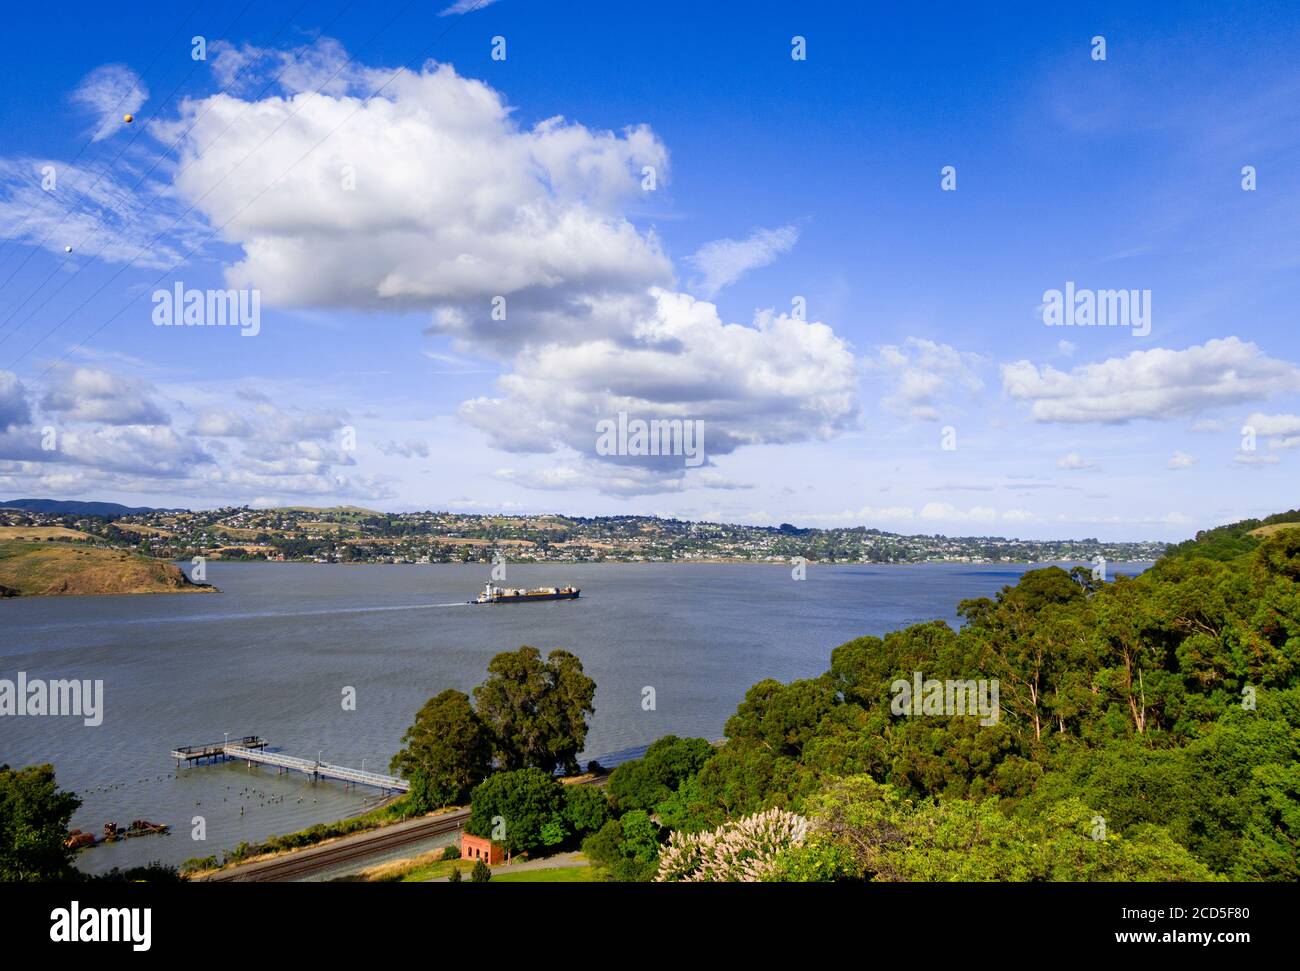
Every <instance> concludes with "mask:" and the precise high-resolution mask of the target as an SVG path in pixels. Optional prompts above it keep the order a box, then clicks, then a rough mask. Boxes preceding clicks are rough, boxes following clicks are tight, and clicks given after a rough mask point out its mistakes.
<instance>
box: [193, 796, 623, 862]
mask: <svg viewBox="0 0 1300 971" xmlns="http://www.w3.org/2000/svg"><path fill="white" fill-rule="evenodd" d="M608 781H609V776H607V775H605V776H597V777H596V778H594V779H587V780H584V781H583V782H576V783H573V784H574V785H580V786H581V785H595V786H604V785H605V784H606V783H607V782H608ZM468 819H469V810H468V809H457V810H456V811H455V812H450V813H445V814H443V815H441V816H435V817H433V818H432V819H422V820H419V821H418V822H415V823H395V824H393V825H392V826H384V827H381V828H380V829H377V830H372V831H370V832H367V833H360V834H357V835H355V836H345V837H344V838H343V839H341V840H338V841H337V842H334V843H330V844H328V845H326V846H315V847H310V848H308V849H304V850H296V851H294V852H292V853H288V854H286V855H284V856H281V857H276V858H275V859H273V860H266V861H264V862H262V863H245V864H243V865H240V866H235V867H232V868H231V869H229V870H222V871H220V872H219V873H214V874H213V875H212V876H210V877H206V878H205V879H204V881H203V882H205V883H273V882H277V881H281V880H298V879H301V878H302V877H306V876H310V875H312V874H313V873H319V872H320V871H321V870H328V869H332V868H333V867H336V866H339V865H340V864H344V863H353V862H355V861H357V860H364V859H366V858H367V857H370V856H375V855H377V854H380V853H385V852H387V851H389V850H395V849H400V848H401V847H403V846H410V845H411V844H412V843H421V842H423V841H424V840H428V839H433V838H434V837H436V836H445V835H447V834H448V833H454V832H457V831H458V830H459V829H460V828H461V827H462V826H464V825H465V821H466V820H468Z"/></svg>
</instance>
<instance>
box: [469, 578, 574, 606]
mask: <svg viewBox="0 0 1300 971" xmlns="http://www.w3.org/2000/svg"><path fill="white" fill-rule="evenodd" d="M580 593H582V591H581V590H579V589H578V588H577V587H534V588H532V589H531V590H525V589H523V588H519V589H514V588H511V587H497V586H493V585H492V584H491V583H489V584H487V586H485V587H484V588H483V592H482V593H480V594H479V595H478V596H477V597H475V598H474V599H473V600H471V601H470V603H472V604H514V603H527V602H531V601H533V600H577V599H578V594H580Z"/></svg>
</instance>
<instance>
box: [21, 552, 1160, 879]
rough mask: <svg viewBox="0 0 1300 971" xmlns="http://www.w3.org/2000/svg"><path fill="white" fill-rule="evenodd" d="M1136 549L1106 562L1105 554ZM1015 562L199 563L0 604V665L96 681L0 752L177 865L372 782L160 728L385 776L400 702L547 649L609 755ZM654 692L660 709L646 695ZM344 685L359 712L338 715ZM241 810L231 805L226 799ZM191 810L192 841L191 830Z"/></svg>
mask: <svg viewBox="0 0 1300 971" xmlns="http://www.w3.org/2000/svg"><path fill="white" fill-rule="evenodd" d="M1141 568H1142V567H1141V566H1139V565H1127V566H1126V565H1124V564H1112V566H1111V570H1112V571H1113V572H1127V573H1135V572H1138V571H1139V570H1140V569H1141ZM1026 569H1028V567H1025V566H1020V565H1015V566H1010V565H1004V566H971V565H964V564H951V565H949V564H927V565H915V566H865V565H864V566H810V567H809V568H808V579H807V580H805V581H803V582H795V581H793V580H792V579H791V578H790V570H789V568H788V567H780V566H766V565H721V564H720V565H706V564H691V565H686V564H680V565H669V564H583V565H536V566H511V567H510V568H509V571H510V572H509V582H510V583H511V584H520V585H530V586H531V585H542V584H554V583H561V584H563V583H570V582H572V583H575V584H577V585H579V586H581V587H582V591H583V592H582V598H581V599H580V600H577V601H558V602H552V603H538V604H517V605H502V606H490V607H476V606H468V605H465V604H463V603H462V601H465V600H468V599H469V598H470V597H472V596H474V595H475V594H476V593H477V592H478V590H479V589H480V588H481V587H482V584H483V582H484V580H485V579H486V576H485V574H486V571H485V570H484V569H483V568H482V567H481V566H459V565H431V566H346V565H309V564H288V563H275V564H270V563H222V562H210V563H209V564H208V580H209V581H210V582H212V583H214V584H216V585H217V586H218V587H219V588H220V590H221V593H219V594H211V595H204V594H194V595H158V596H137V597H61V598H30V599H15V600H6V601H0V678H7V679H10V680H14V679H16V677H17V673H18V672H19V671H26V672H27V675H28V677H29V679H32V678H43V679H55V678H78V679H103V681H104V694H105V699H104V709H105V715H104V722H103V724H102V725H101V726H99V727H86V726H84V725H83V724H82V722H81V719H76V718H51V717H45V718H34V717H5V718H0V762H7V763H9V764H10V765H13V766H24V765H30V764H33V763H40V762H51V763H53V764H54V766H55V768H56V770H57V774H58V780H59V783H60V785H61V786H63V787H64V788H70V789H72V790H74V791H76V792H77V793H79V794H80V795H81V796H82V798H83V800H84V805H83V806H82V809H81V810H80V812H79V813H78V814H77V816H76V818H75V819H74V820H73V824H74V825H75V826H79V827H80V828H82V829H86V830H93V831H94V832H96V833H98V832H99V831H100V828H101V827H102V825H103V823H104V822H106V821H109V820H112V821H114V822H118V823H120V824H122V825H126V824H128V823H130V821H131V820H133V819H137V818H142V817H143V818H148V819H151V820H153V821H154V822H163V823H170V824H171V825H172V826H173V833H172V834H171V835H168V836H162V837H158V836H147V837H140V838H137V839H131V840H126V841H123V842H120V843H118V844H116V845H110V846H101V847H97V848H94V849H91V850H87V851H83V852H82V853H81V855H80V857H79V865H80V866H81V867H82V868H83V869H86V870H89V871H95V872H98V871H102V870H105V869H108V868H109V867H112V866H128V865H133V864H136V863H142V862H147V861H149V860H154V859H158V860H163V861H165V862H168V863H179V862H181V861H183V860H185V859H187V858H189V857H193V856H205V855H208V854H211V853H216V854H219V853H220V852H221V851H222V850H223V849H227V848H230V847H232V846H234V845H235V844H236V843H238V842H239V841H240V840H249V841H253V840H258V839H262V838H264V837H266V836H269V835H272V834H275V833H284V832H290V831H293V830H297V829H300V828H302V827H304V826H307V825H310V824H312V823H316V822H322V821H328V820H332V819H338V818H341V817H343V816H347V815H350V814H353V813H357V812H361V811H364V809H365V808H366V807H367V806H368V805H371V804H373V803H374V801H375V800H376V795H375V794H373V793H369V794H367V792H366V791H365V790H355V789H354V790H351V791H345V790H344V789H343V787H342V785H341V784H337V783H328V782H326V783H312V782H311V781H310V780H309V779H308V778H307V777H305V776H302V775H297V774H295V775H286V776H277V775H276V774H275V770H273V769H266V768H260V769H259V768H255V769H248V768H247V767H245V766H243V765H241V764H238V763H233V762H232V763H225V764H222V765H213V766H196V767H191V768H183V769H180V770H177V769H176V768H175V766H174V763H173V762H172V760H171V759H170V758H168V752H169V751H171V749H172V748H174V747H176V746H178V745H185V744H194V743H199V742H210V741H220V740H221V738H222V733H223V732H229V733H230V734H231V735H232V736H234V735H243V734H260V735H264V736H266V737H267V738H269V739H270V741H271V743H272V747H273V748H275V749H278V750H281V751H284V752H287V753H289V754H293V755H299V756H303V757H305V758H315V757H317V755H318V754H320V755H323V758H324V759H325V760H326V761H329V762H335V763H339V764H343V765H351V766H361V764H362V760H363V759H364V760H365V767H366V768H367V769H373V770H379V771H385V772H386V771H387V767H388V760H389V759H390V758H391V756H392V755H393V753H394V752H395V751H396V750H397V748H398V747H399V746H400V738H401V735H402V733H403V732H404V731H405V729H406V728H407V727H408V726H409V725H410V723H411V721H412V719H413V717H414V715H415V712H416V711H417V709H419V707H420V706H421V705H422V704H423V703H424V702H425V701H426V700H428V699H429V698H430V697H432V696H433V695H435V694H437V693H438V692H440V691H442V690H443V689H445V688H449V687H451V688H459V689H460V690H462V691H465V692H469V691H470V690H471V689H472V688H473V687H474V686H475V685H476V684H478V683H479V682H480V681H482V680H483V679H484V677H485V676H486V667H487V663H488V661H489V660H490V659H491V658H492V656H493V655H494V654H496V653H498V652H500V651H504V650H513V649H515V648H518V647H519V646H520V645H522V644H531V645H533V646H534V647H537V648H538V649H540V650H541V651H542V652H543V654H545V653H546V652H548V651H550V650H552V649H555V648H565V649H567V650H569V651H572V652H573V653H575V654H577V655H578V656H579V657H580V658H581V659H582V662H583V665H584V667H585V669H586V671H587V673H588V674H589V675H590V676H591V677H592V678H594V679H595V681H596V684H597V691H596V701H595V707H596V714H595V716H594V718H593V719H592V720H591V730H590V733H589V735H588V738H587V751H586V752H585V753H584V754H583V756H582V758H583V760H584V762H585V761H586V760H587V759H589V758H599V759H600V760H601V761H602V762H605V763H606V764H607V765H609V764H616V763H617V762H618V761H619V760H620V759H621V758H626V757H630V756H632V755H634V754H637V753H639V752H640V751H641V750H642V749H643V748H644V747H645V746H646V745H647V744H649V743H650V742H652V741H654V740H655V739H656V738H658V737H660V736H662V735H666V734H669V733H672V734H677V735H699V736H704V737H706V738H718V737H720V736H721V733H722V725H723V723H724V722H725V721H726V719H727V718H728V716H730V715H731V713H732V712H733V711H734V710H735V707H736V704H737V703H738V702H739V701H740V699H741V697H742V696H743V695H744V692H745V690H746V689H747V688H748V687H749V686H750V685H752V684H753V683H754V682H756V681H758V680H761V679H762V678H765V677H774V678H777V679H780V680H782V681H788V680H790V679H793V678H800V677H808V676H813V675H816V674H819V673H821V672H822V671H824V670H826V668H827V666H828V664H829V661H830V652H831V649H832V648H834V647H835V646H837V645H839V644H841V643H843V642H844V641H847V640H850V639H852V638H854V637H858V636H861V635H863V634H882V633H884V632H885V631H889V630H894V629H897V628H901V627H905V626H907V625H909V624H914V623H918V622H921V621H927V620H932V619H935V618H941V619H945V620H947V621H949V622H950V623H952V624H953V625H954V626H956V624H957V621H958V618H957V615H956V605H957V602H958V601H960V600H962V599H964V598H967V597H977V596H987V595H991V594H993V593H994V592H996V591H997V590H998V589H1000V588H1001V587H1002V586H1004V585H1005V584H1008V583H1014V582H1015V581H1016V579H1017V577H1019V575H1020V574H1021V573H1022V572H1024V570H1026ZM645 686H652V687H654V689H655V693H656V698H657V710H655V711H650V712H647V711H643V710H642V707H641V694H642V688H643V687H645ZM345 687H352V688H355V689H356V698H357V708H356V710H355V711H345V710H343V706H342V703H341V700H342V692H343V689H344V688H345ZM241 809H242V810H243V812H242V814H241ZM195 815H202V816H204V818H205V819H206V824H207V839H206V841H205V842H199V841H196V840H194V839H192V838H191V820H192V818H193V817H194V816H195Z"/></svg>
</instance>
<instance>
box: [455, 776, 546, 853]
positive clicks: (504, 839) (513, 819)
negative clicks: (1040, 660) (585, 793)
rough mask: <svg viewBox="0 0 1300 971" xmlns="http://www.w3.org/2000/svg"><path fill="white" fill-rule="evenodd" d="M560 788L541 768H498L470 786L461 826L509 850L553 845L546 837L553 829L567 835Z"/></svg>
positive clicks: (521, 850)
mask: <svg viewBox="0 0 1300 971" xmlns="http://www.w3.org/2000/svg"><path fill="white" fill-rule="evenodd" d="M563 790H564V786H562V785H561V784H560V783H559V782H558V781H556V779H555V777H554V776H551V775H548V774H547V773H545V772H543V771H542V770H541V769H536V768H528V769H517V770H515V771H513V772H498V773H496V774H495V775H492V776H489V777H488V778H487V779H486V780H485V781H483V782H482V783H480V784H479V785H478V786H476V787H475V788H474V792H473V793H472V794H471V796H470V816H469V821H468V822H467V823H466V824H465V829H467V830H468V831H469V832H471V833H473V834H474V835H475V836H482V837H484V838H487V839H495V840H497V841H498V842H500V843H502V844H503V845H504V846H505V847H506V849H507V850H509V851H510V852H511V853H523V852H527V851H528V850H531V849H534V848H536V847H538V846H543V845H555V843H554V842H551V843H548V842H547V841H548V839H550V840H554V838H555V834H556V833H557V832H562V833H563V834H564V835H567V825H566V822H565V816H564V810H565V800H564V791H563ZM498 824H499V825H498ZM543 830H545V833H544V832H543ZM503 831H504V832H503ZM562 839H563V836H562V837H561V840H560V841H562Z"/></svg>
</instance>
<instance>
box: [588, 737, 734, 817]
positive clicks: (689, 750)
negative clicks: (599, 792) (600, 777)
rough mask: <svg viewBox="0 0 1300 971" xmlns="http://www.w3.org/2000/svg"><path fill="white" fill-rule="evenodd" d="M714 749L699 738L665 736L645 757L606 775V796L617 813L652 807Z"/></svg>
mask: <svg viewBox="0 0 1300 971" xmlns="http://www.w3.org/2000/svg"><path fill="white" fill-rule="evenodd" d="M715 751H716V750H715V749H714V747H713V746H712V745H710V744H709V742H708V741H707V740H706V739H703V738H678V737H677V736H676V735H665V736H664V737H663V738H661V739H658V740H657V741H655V742H653V743H652V744H651V745H650V747H649V748H648V749H646V753H645V756H644V757H642V758H639V759H634V760H632V761H630V762H624V763H623V764H622V765H620V766H617V767H616V768H615V769H614V771H613V772H612V773H610V777H609V785H608V791H609V797H610V800H611V801H612V802H613V803H614V805H615V807H617V808H618V810H619V811H621V812H627V811H628V810H630V809H647V810H648V809H653V808H654V807H655V806H657V805H658V804H659V803H661V802H663V801H664V800H666V799H667V798H668V797H669V796H671V795H672V794H673V793H674V792H676V791H677V788H678V787H679V786H680V785H681V784H682V782H684V781H685V780H686V779H688V778H690V777H691V776H693V775H695V774H696V773H697V772H699V771H700V768H701V767H702V766H703V765H704V763H705V762H707V761H708V760H709V758H710V757H711V756H712V755H713V754H714V752H715Z"/></svg>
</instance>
